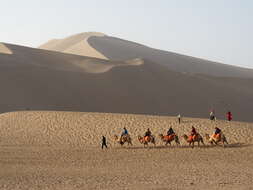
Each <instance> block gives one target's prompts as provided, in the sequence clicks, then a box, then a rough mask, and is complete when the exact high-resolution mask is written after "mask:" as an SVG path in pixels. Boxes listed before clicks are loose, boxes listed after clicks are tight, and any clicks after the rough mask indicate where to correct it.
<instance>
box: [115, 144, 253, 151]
mask: <svg viewBox="0 0 253 190" xmlns="http://www.w3.org/2000/svg"><path fill="white" fill-rule="evenodd" d="M250 146H253V145H252V144H246V143H232V144H226V145H225V146H224V147H223V146H222V145H221V144H219V145H210V144H205V145H200V146H198V145H195V146H194V148H201V149H213V148H226V149H227V148H244V147H250ZM116 149H129V150H131V149H132V150H135V149H193V148H192V147H191V146H189V145H179V146H178V145H171V146H170V145H168V146H165V145H159V146H147V147H143V146H129V147H116Z"/></svg>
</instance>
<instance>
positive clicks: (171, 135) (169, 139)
mask: <svg viewBox="0 0 253 190" xmlns="http://www.w3.org/2000/svg"><path fill="white" fill-rule="evenodd" d="M158 137H159V138H160V139H161V141H162V142H163V143H164V144H165V146H167V145H170V146H171V145H172V143H175V144H176V146H180V140H179V136H178V135H177V134H176V133H175V132H174V130H173V129H172V127H170V129H169V130H168V131H167V134H165V135H163V134H159V135H158ZM181 137H182V139H184V140H185V142H186V143H187V144H188V145H189V147H191V148H194V146H195V143H197V144H198V147H200V146H201V145H202V146H205V143H204V139H203V137H202V136H201V135H200V134H199V133H198V132H197V131H196V129H195V128H194V127H193V126H192V129H191V134H190V135H186V134H184V135H183V136H181ZM205 138H206V141H207V142H208V143H209V144H210V145H220V144H221V145H222V146H223V147H225V144H228V141H227V139H226V137H225V135H224V134H223V132H222V131H221V129H219V128H218V127H215V131H214V134H212V135H209V134H205ZM114 139H115V141H116V142H117V143H118V144H120V145H121V146H123V145H124V144H127V145H128V146H129V145H131V146H132V145H133V143H132V138H131V137H130V135H129V133H128V131H127V129H126V128H125V127H124V128H123V132H122V134H121V136H117V135H114ZM138 141H139V142H140V143H141V144H143V146H144V147H148V146H149V144H151V145H152V146H153V147H155V146H156V137H155V136H154V135H152V133H151V131H150V129H147V131H146V132H145V134H144V136H141V135H138Z"/></svg>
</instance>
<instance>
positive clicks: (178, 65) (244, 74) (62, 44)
mask: <svg viewBox="0 0 253 190" xmlns="http://www.w3.org/2000/svg"><path fill="white" fill-rule="evenodd" d="M54 42H55V43H53V42H52V41H49V42H48V43H46V44H44V45H42V46H40V48H42V49H48V50H54V51H60V52H66V53H73V54H77V55H85V56H91V57H97V58H102V59H109V60H120V61H122V60H123V61H126V60H129V59H135V58H142V59H145V60H149V61H150V62H153V63H156V64H162V65H164V66H166V67H167V68H168V69H169V70H171V71H175V72H182V73H189V74H204V75H210V76H218V77H239V78H253V70H252V69H246V68H241V67H235V66H231V65H225V64H221V63H216V62H212V61H208V60H204V59H199V58H195V57H191V56H186V55H181V54H177V53H173V52H168V51H163V50H158V49H153V48H150V47H147V46H144V45H142V44H138V43H135V42H131V41H127V40H123V39H119V38H115V37H111V36H107V35H104V34H101V33H81V34H77V35H73V36H70V37H68V38H65V39H62V40H60V41H54ZM71 46H73V47H71Z"/></svg>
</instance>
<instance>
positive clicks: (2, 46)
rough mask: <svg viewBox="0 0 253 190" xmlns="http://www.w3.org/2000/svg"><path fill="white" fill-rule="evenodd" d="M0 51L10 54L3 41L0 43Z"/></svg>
mask: <svg viewBox="0 0 253 190" xmlns="http://www.w3.org/2000/svg"><path fill="white" fill-rule="evenodd" d="M0 53H3V54H12V52H11V50H10V49H8V48H7V47H6V46H5V45H4V44H3V43H0Z"/></svg>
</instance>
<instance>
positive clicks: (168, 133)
mask: <svg viewBox="0 0 253 190" xmlns="http://www.w3.org/2000/svg"><path fill="white" fill-rule="evenodd" d="M167 135H168V136H170V135H175V132H174V130H173V129H172V127H170V128H169V130H168V131H167Z"/></svg>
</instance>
